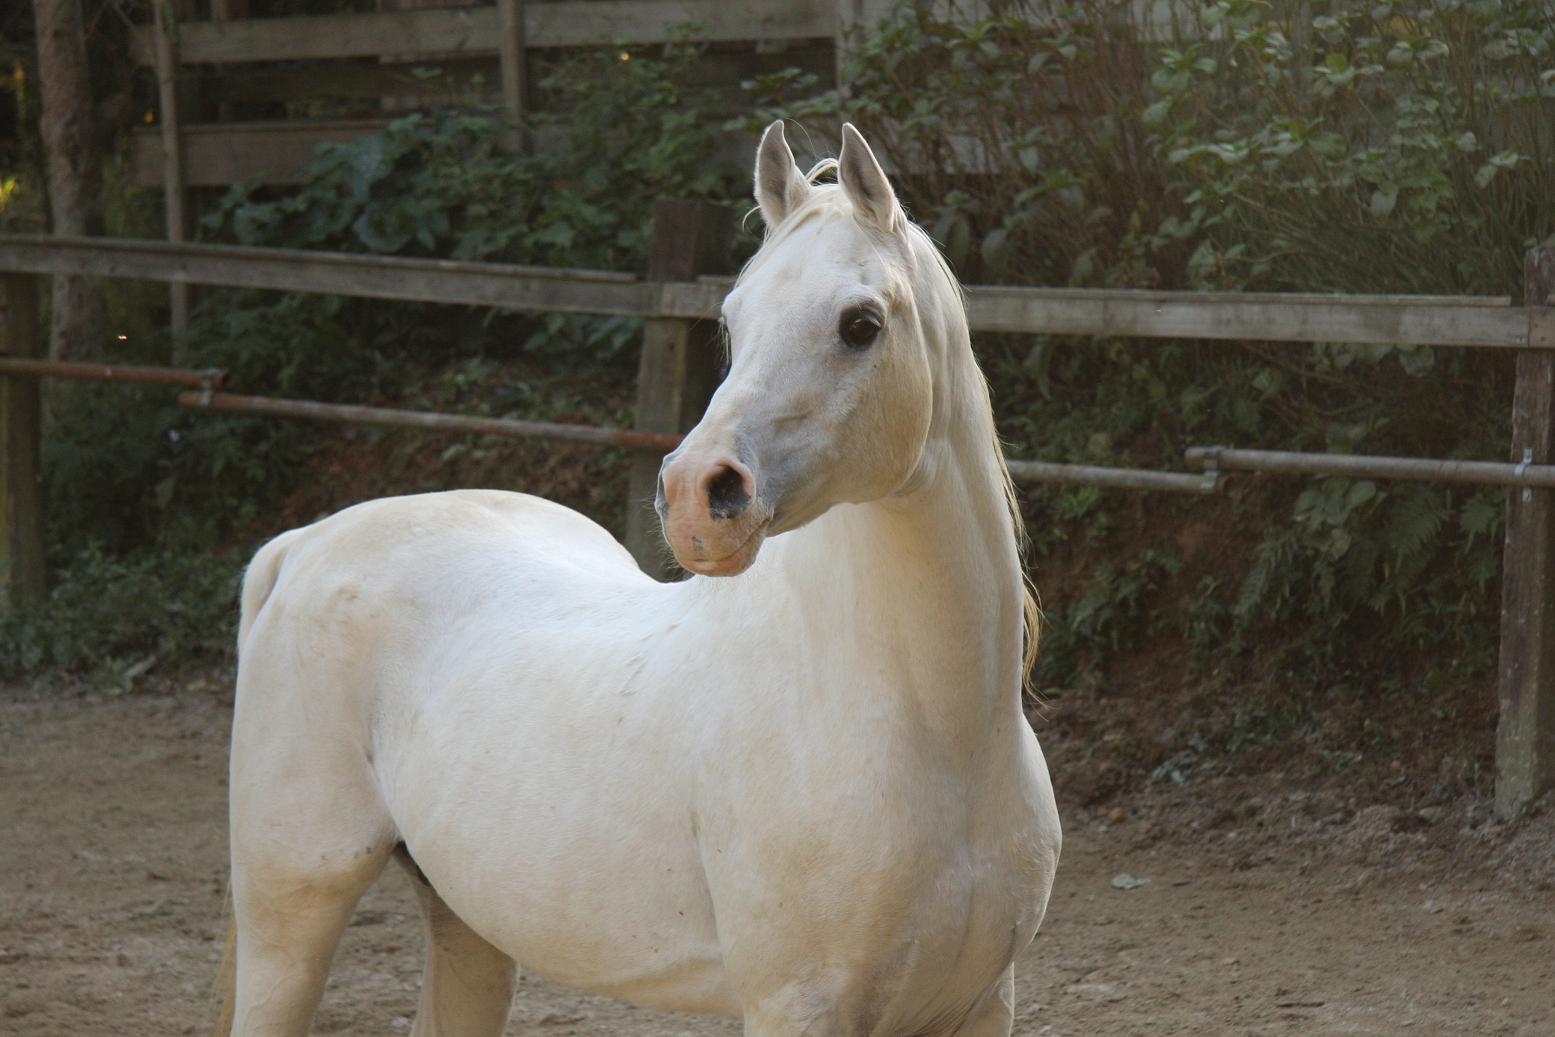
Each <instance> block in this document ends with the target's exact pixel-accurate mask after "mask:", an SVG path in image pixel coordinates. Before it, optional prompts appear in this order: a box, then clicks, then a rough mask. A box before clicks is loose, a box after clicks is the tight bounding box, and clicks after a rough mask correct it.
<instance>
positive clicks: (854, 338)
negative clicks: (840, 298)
mask: <svg viewBox="0 0 1555 1037" xmlns="http://www.w3.org/2000/svg"><path fill="white" fill-rule="evenodd" d="M837 334H838V335H840V336H841V337H842V341H844V342H846V343H847V344H848V345H849V346H851V347H853V348H854V349H864V348H866V347H867V346H868V345H869V344H870V343H871V342H873V341H875V337H876V336H877V335H879V334H880V318H878V317H876V316H875V315H874V314H873V313H870V312H869V311H868V310H849V311H848V312H847V313H844V314H843V315H842V321H841V323H840V325H839V326H838V328H837Z"/></svg>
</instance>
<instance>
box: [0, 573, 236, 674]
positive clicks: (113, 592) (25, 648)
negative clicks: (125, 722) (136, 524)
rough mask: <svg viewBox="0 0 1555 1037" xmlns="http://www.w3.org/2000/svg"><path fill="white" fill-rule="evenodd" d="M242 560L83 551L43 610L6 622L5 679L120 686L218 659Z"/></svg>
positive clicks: (228, 636)
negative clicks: (155, 668) (75, 677)
mask: <svg viewBox="0 0 1555 1037" xmlns="http://www.w3.org/2000/svg"><path fill="white" fill-rule="evenodd" d="M241 565H242V559H240V558H238V557H236V556H235V555H234V554H232V553H231V552H227V553H219V554H203V553H182V554H181V553H176V552H163V551H156V550H140V551H135V552H131V553H128V554H120V553H117V552H110V551H108V550H107V549H106V548H105V547H104V546H103V545H101V544H87V545H86V546H85V547H83V548H80V549H78V550H77V551H76V552H75V554H74V555H73V557H71V558H70V559H69V561H68V562H67V563H66V564H65V565H63V566H61V567H59V568H58V569H57V570H56V571H55V573H54V586H53V588H52V590H51V591H50V594H49V597H48V600H47V601H46V602H45V603H44V604H43V606H42V607H40V608H37V609H29V610H27V611H13V612H8V613H6V614H5V615H4V616H3V617H0V673H18V672H27V671H39V670H45V669H50V670H69V671H75V672H79V673H88V674H92V675H93V676H94V678H96V679H97V680H98V681H100V682H105V683H108V684H109V685H122V683H123V682H124V681H125V680H126V677H125V675H126V673H127V672H129V673H133V672H134V671H135V670H137V669H144V668H145V667H146V666H149V665H150V664H151V662H152V661H158V660H160V661H171V660H186V659H192V658H211V657H219V656H220V654H221V653H223V652H225V651H227V649H228V646H229V645H230V644H231V642H232V640H233V638H234V637H235V634H234V631H235V629H236V623H235V617H236V610H237V590H238V579H239V574H240V572H241Z"/></svg>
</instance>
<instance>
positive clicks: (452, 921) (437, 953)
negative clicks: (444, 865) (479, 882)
mask: <svg viewBox="0 0 1555 1037" xmlns="http://www.w3.org/2000/svg"><path fill="white" fill-rule="evenodd" d="M404 863H405V864H406V869H405V870H406V871H408V872H410V873H411V874H412V878H411V881H412V882H413V883H414V884H415V887H416V892H417V895H418V896H419V898H420V900H421V918H422V922H423V923H424V929H425V932H426V954H427V961H426V968H425V970H424V971H423V972H422V976H421V1002H420V1004H419V1005H417V1007H416V1025H415V1028H414V1029H413V1030H411V1037H497V1035H498V1034H501V1033H502V1030H503V1027H505V1026H506V1025H507V1021H508V1010H509V1008H510V1007H511V1006H512V1003H513V988H514V986H515V985H516V984H517V981H518V967H517V966H516V965H515V964H514V962H513V959H512V958H509V957H508V956H507V955H506V954H503V953H502V952H501V951H499V950H497V948H495V947H493V946H492V945H491V944H489V943H487V942H486V941H485V940H484V939H482V938H481V937H480V936H478V935H477V934H476V933H475V930H473V929H471V928H470V927H469V926H468V925H465V924H464V921H463V919H461V918H460V917H459V916H458V915H456V914H454V913H453V911H452V910H451V909H450V908H449V907H448V905H447V904H445V903H444V902H443V898H442V897H440V896H438V895H437V891H436V890H434V889H433V888H432V887H431V886H430V885H428V884H427V882H426V879H425V877H423V876H422V875H421V874H420V872H419V870H417V869H416V868H415V866H414V865H413V864H410V863H409V858H406V859H405V862H404Z"/></svg>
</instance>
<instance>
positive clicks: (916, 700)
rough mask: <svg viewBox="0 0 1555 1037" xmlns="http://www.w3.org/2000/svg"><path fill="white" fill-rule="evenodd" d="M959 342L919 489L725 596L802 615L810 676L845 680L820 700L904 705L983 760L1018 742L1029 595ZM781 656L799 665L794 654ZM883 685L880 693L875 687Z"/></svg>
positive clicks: (828, 525) (790, 542)
mask: <svg viewBox="0 0 1555 1037" xmlns="http://www.w3.org/2000/svg"><path fill="white" fill-rule="evenodd" d="M961 338H962V341H961V343H960V348H959V350H957V349H951V350H947V351H946V352H947V353H948V354H949V358H948V364H949V368H950V369H948V370H945V371H942V372H940V374H939V381H938V382H937V389H936V398H937V400H940V401H943V404H942V405H940V406H937V408H936V409H937V410H940V411H942V413H939V414H937V415H936V419H935V422H934V425H935V429H934V431H933V432H932V433H931V436H930V441H929V443H928V446H927V448H926V452H925V460H924V464H923V467H922V470H921V474H920V475H919V476H918V477H917V478H915V479H914V480H913V481H912V485H911V487H910V489H908V490H906V491H905V492H903V493H901V494H899V495H897V496H893V497H890V498H887V499H885V500H882V501H876V502H873V503H869V504H861V505H839V506H836V507H834V508H832V509H831V510H830V511H828V512H827V513H826V514H825V515H822V516H821V517H820V518H818V519H816V520H815V521H813V522H811V523H810V524H809V525H807V526H805V527H803V528H801V529H798V530H795V531H793V532H790V533H787V534H785V535H783V536H780V537H776V538H774V539H773V541H772V542H770V543H769V544H768V545H767V546H766V547H765V548H764V549H763V553H764V555H766V557H762V558H760V559H758V561H757V564H756V565H755V566H754V567H753V568H752V570H751V571H750V572H749V573H747V574H746V575H745V576H744V577H741V578H739V579H736V580H733V581H728V582H727V584H722V585H721V587H720V589H722V587H724V586H726V587H727V589H728V591H729V592H731V593H732V594H735V595H739V596H740V597H746V596H750V598H751V600H750V601H749V605H748V607H750V608H752V609H759V608H760V607H761V602H762V601H769V602H770V601H774V600H778V601H789V602H792V603H793V607H794V608H795V610H796V611H797V612H798V613H799V616H798V617H796V621H797V622H798V623H799V624H800V625H801V626H802V628H803V630H804V631H805V636H806V638H807V640H806V648H805V652H806V654H807V658H806V659H805V660H804V661H803V663H802V665H803V666H804V667H805V670H806V672H814V667H815V663H816V661H817V660H820V661H821V663H822V665H824V666H831V667H835V668H837V669H838V670H839V671H842V672H838V673H835V674H823V676H822V683H824V684H825V685H826V686H825V687H821V688H815V689H811V692H810V693H814V694H822V695H827V694H836V695H838V696H841V697H843V698H844V699H846V698H847V697H848V696H855V697H856V696H858V695H859V694H860V693H867V694H872V695H878V694H889V695H895V696H898V697H899V698H900V700H901V701H900V703H899V704H900V705H901V706H902V707H904V710H903V713H904V715H907V716H910V717H914V718H917V719H918V720H919V721H920V722H921V723H922V724H924V725H926V726H927V727H928V728H929V729H930V731H931V736H932V737H933V738H935V739H937V740H939V741H941V743H942V744H944V745H945V746H946V747H947V748H948V747H952V746H959V747H960V748H961V749H963V750H965V751H966V752H969V753H976V752H979V751H981V749H982V748H983V747H986V746H987V745H988V734H989V730H990V727H991V726H992V725H997V726H1000V727H1003V728H1004V729H1006V730H1009V729H1012V725H1011V723H1010V721H1011V718H1012V715H1013V716H1018V715H1019V713H1020V683H1021V680H1020V671H1021V647H1022V621H1023V604H1024V598H1023V593H1024V586H1023V582H1022V576H1021V569H1020V560H1019V556H1018V553H1017V550H1016V542H1015V530H1014V526H1013V523H1012V521H1011V516H1010V512H1009V505H1008V502H1007V498H1006V495H1005V483H1004V471H1003V463H1002V461H1001V459H1000V458H999V455H998V450H997V446H996V442H995V439H994V429H993V419H992V414H991V413H990V412H989V408H988V397H987V389H986V385H985V383H984V382H983V381H982V375H981V374H980V373H979V372H978V370H977V368H976V365H975V363H974V362H973V360H972V357H971V353H970V349H969V347H967V346H966V344H965V331H964V325H963V330H962V332H961ZM731 605H734V603H733V602H731V601H728V600H727V599H726V600H725V602H724V607H729V606H731ZM735 607H739V606H735ZM775 650H776V651H777V652H778V653H780V656H782V657H785V658H791V657H792V655H793V653H794V648H793V645H792V644H782V645H780V646H777V647H776V648H775ZM782 661H783V659H782V658H780V659H779V660H776V661H775V662H776V664H777V665H781V664H782ZM876 678H883V679H881V680H879V683H880V684H883V685H884V687H881V688H875V687H871V686H870V685H872V684H874V683H876ZM799 683H801V684H802V683H803V682H799ZM801 693H803V691H802V690H801ZM877 710H878V703H873V704H867V705H866V709H865V710H864V711H863V712H866V713H871V714H872V713H875V712H876V711H877Z"/></svg>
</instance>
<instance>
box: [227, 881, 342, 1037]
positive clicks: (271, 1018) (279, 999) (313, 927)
mask: <svg viewBox="0 0 1555 1037" xmlns="http://www.w3.org/2000/svg"><path fill="white" fill-rule="evenodd" d="M361 892H362V890H361V889H352V888H346V889H341V888H339V887H337V886H318V887H309V886H302V887H294V888H288V889H276V890H273V891H270V890H258V889H253V888H250V889H248V890H240V889H236V888H235V889H234V898H233V912H234V920H235V922H236V924H237V946H236V968H237V976H236V987H235V990H234V999H233V1012H232V1035H233V1037H303V1035H305V1034H307V1032H308V1028H309V1023H310V1022H311V1021H312V1019H313V1012H314V1009H315V1008H317V1007H318V1003H319V997H320V995H322V994H323V992H324V980H325V977H326V976H327V975H328V973H329V963H330V961H331V959H333V958H334V955H335V946H336V944H338V943H339V941H340V934H341V932H342V931H343V930H344V929H345V927H346V923H347V922H349V921H350V920H351V912H352V909H353V908H354V907H355V906H356V901H357V897H358V896H359V895H360V893H361Z"/></svg>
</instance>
